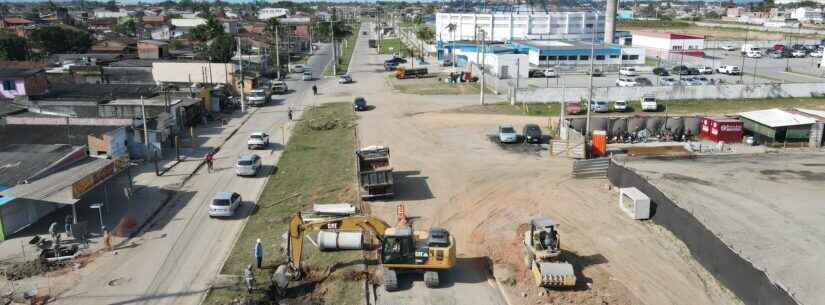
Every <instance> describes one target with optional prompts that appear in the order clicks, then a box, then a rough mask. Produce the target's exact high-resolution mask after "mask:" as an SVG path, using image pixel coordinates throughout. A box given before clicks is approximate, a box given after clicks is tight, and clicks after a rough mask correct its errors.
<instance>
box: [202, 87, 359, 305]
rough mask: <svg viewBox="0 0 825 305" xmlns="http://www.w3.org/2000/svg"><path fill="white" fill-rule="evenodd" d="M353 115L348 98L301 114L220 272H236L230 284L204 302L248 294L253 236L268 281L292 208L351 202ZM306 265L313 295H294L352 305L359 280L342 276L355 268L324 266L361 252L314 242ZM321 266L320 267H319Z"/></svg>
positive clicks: (262, 295) (261, 275)
mask: <svg viewBox="0 0 825 305" xmlns="http://www.w3.org/2000/svg"><path fill="white" fill-rule="evenodd" d="M355 120H356V116H355V114H354V113H353V112H352V109H351V107H350V104H349V103H334V104H327V105H324V106H320V107H315V108H312V109H309V110H307V112H306V113H305V114H304V118H303V120H302V121H300V122H299V123H298V124H297V125H296V126H295V130H294V131H293V135H292V138H291V140H290V142H289V145H287V147H286V150H285V151H284V153H283V155H282V156H281V159H280V161H279V163H278V166H277V168H276V170H275V171H274V173H273V175H272V176H271V177H270V179H269V182H268V183H267V185H266V187H265V188H264V190H263V192H262V193H261V197H260V198H259V199H258V207H257V210H256V211H254V212H253V213H252V215H251V216H250V218H249V220H248V221H247V223H246V226H245V227H244V230H243V232H242V233H241V235H240V236H239V238H238V240H237V242H236V244H235V247H234V248H233V249H232V253H231V254H230V256H229V258H228V259H227V261H226V264H225V265H224V267H223V270H222V271H221V273H222V274H224V275H227V276H235V277H233V278H237V280H236V281H235V282H234V285H233V284H229V285H224V286H223V287H221V288H213V290H212V291H211V292H210V293H209V296H208V298H207V300H206V304H226V303H228V302H229V301H231V300H233V299H236V298H239V297H242V296H246V295H247V294H246V292H245V291H243V288H242V286H243V285H242V284H241V282H240V276H241V275H242V274H243V269H244V268H245V267H246V265H248V264H252V263H253V262H254V258H253V249H254V245H255V240H256V239H258V238H260V239H261V241H262V243H263V245H264V249H265V250H264V256H265V257H264V263H263V266H264V270H263V271H260V270H257V269H256V270H255V272H256V280H257V282H258V283H259V287H266V286H267V285H269V283H270V282H271V281H270V278H271V274H272V272H274V268H275V267H276V266H277V265H279V264H282V263H284V262H285V261H286V260H285V255H284V254H282V253H281V252H280V249H279V248H280V245H281V243H282V239H281V235H282V234H284V233H285V232H286V224H287V222H288V221H289V219H290V217H292V216H293V215H294V214H295V213H296V212H298V211H300V210H303V209H306V208H307V207H309V206H310V205H312V204H313V203H337V202H354V200H355V199H356V196H357V194H356V191H355V187H354V178H353V177H354V176H353V175H354V174H355V170H354V162H355V158H354V156H353V153H352V152H353V151H354V150H355V139H354V137H353V130H354V128H355V124H356V123H355ZM304 249H305V251H304V263H305V264H304V265H305V266H307V267H308V268H309V269H310V272H309V276H308V277H309V278H310V279H311V280H313V281H314V282H310V284H309V285H310V286H311V287H314V288H315V289H314V291H313V292H312V293H311V294H308V295H303V296H293V297H299V298H305V299H321V298H323V299H326V300H336V303H335V304H356V303H358V301H356V300H360V299H361V298H362V296H361V295H360V294H359V293H357V291H360V290H358V289H357V288H356V287H360V286H359V284H360V282H356V281H351V280H346V279H344V277H343V276H340V274H345V273H347V272H348V271H347V270H348V268H349V269H352V268H355V267H346V268H339V269H337V270H335V271H332V272H331V273H328V271H327V270H326V269H327V268H329V267H331V266H332V265H333V264H335V263H336V262H338V261H340V262H343V263H348V262H350V261H352V260H353V259H355V258H357V257H360V253H320V252H318V251H317V250H316V249H315V248H314V247H313V246H312V245H310V244H308V243H307V244H306V246H305V247H304ZM322 270H323V271H322ZM327 278H340V279H342V280H340V281H335V284H331V283H328V282H326V283H325V282H324V280H325V279H327ZM251 297H252V298H253V299H255V300H257V301H265V300H267V299H268V298H267V296H266V291H265V289H260V290H258V291H256V292H254V293H253V294H252V295H251Z"/></svg>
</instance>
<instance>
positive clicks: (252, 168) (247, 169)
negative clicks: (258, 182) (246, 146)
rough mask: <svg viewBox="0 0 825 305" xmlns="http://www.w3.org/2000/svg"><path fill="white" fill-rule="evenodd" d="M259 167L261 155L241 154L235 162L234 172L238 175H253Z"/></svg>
mask: <svg viewBox="0 0 825 305" xmlns="http://www.w3.org/2000/svg"><path fill="white" fill-rule="evenodd" d="M260 168H261V157H259V156H258V155H256V154H243V155H241V156H240V157H238V161H237V162H235V174H236V175H238V176H255V175H257V174H258V170H259V169H260Z"/></svg>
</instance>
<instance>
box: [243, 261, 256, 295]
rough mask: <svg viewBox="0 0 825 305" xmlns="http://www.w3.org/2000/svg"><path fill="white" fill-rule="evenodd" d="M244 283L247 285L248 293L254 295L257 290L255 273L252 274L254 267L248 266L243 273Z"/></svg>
mask: <svg viewBox="0 0 825 305" xmlns="http://www.w3.org/2000/svg"><path fill="white" fill-rule="evenodd" d="M243 281H244V283H246V291H247V292H249V293H252V290H253V289H255V273H253V272H252V265H247V266H246V270H244V271H243Z"/></svg>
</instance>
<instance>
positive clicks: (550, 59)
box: [547, 56, 559, 61]
mask: <svg viewBox="0 0 825 305" xmlns="http://www.w3.org/2000/svg"><path fill="white" fill-rule="evenodd" d="M547 60H549V61H557V60H559V58H558V57H556V56H547Z"/></svg>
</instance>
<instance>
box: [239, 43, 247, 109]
mask: <svg viewBox="0 0 825 305" xmlns="http://www.w3.org/2000/svg"><path fill="white" fill-rule="evenodd" d="M238 59H239V60H238V66H239V67H240V72H241V85H240V87H241V88H240V90H239V91H240V92H241V112H246V100H245V99H244V96H243V53H242V52H241V37H238Z"/></svg>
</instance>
